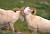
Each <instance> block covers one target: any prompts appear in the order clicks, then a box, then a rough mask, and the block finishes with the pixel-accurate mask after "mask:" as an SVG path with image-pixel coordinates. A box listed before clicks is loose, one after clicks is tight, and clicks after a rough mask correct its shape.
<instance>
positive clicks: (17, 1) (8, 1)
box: [0, 0, 50, 31]
mask: <svg viewBox="0 0 50 34" xmlns="http://www.w3.org/2000/svg"><path fill="white" fill-rule="evenodd" d="M26 6H30V7H34V8H36V10H37V14H36V15H38V16H41V17H43V18H46V19H49V20H50V0H0V8H2V9H5V10H12V9H13V8H15V7H19V8H21V7H26ZM17 22H18V23H17ZM17 22H16V23H15V26H17V27H18V31H25V30H28V26H27V23H26V21H24V22H22V21H21V20H18V21H17Z"/></svg>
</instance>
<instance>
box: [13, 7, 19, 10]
mask: <svg viewBox="0 0 50 34" xmlns="http://www.w3.org/2000/svg"><path fill="white" fill-rule="evenodd" d="M18 10H20V9H19V8H17V7H16V8H14V9H12V11H18Z"/></svg>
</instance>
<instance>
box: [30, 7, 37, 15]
mask: <svg viewBox="0 0 50 34" xmlns="http://www.w3.org/2000/svg"><path fill="white" fill-rule="evenodd" d="M31 9H32V10H34V14H33V13H32V14H33V15H35V14H36V12H37V11H36V9H35V8H33V7H31Z"/></svg>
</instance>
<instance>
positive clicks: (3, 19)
mask: <svg viewBox="0 0 50 34" xmlns="http://www.w3.org/2000/svg"><path fill="white" fill-rule="evenodd" d="M16 10H18V11H16V13H15V12H13V11H9V10H4V9H0V25H3V24H4V25H8V24H9V25H10V27H11V29H12V30H13V32H14V27H13V26H14V23H15V22H16V21H17V20H18V19H21V20H22V21H24V17H23V16H22V14H21V13H22V12H21V10H20V9H19V8H16Z"/></svg>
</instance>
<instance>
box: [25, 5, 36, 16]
mask: <svg viewBox="0 0 50 34" xmlns="http://www.w3.org/2000/svg"><path fill="white" fill-rule="evenodd" d="M33 10H34V14H33V15H35V14H36V9H35V8H33V7H29V6H28V7H26V8H25V10H24V13H25V14H30V13H31V14H32V11H33Z"/></svg>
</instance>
